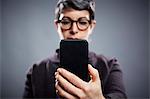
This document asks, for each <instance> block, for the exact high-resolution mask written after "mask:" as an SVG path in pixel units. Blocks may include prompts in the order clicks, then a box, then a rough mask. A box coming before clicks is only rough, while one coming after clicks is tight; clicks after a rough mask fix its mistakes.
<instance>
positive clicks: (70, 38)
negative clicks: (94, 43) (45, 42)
mask: <svg viewBox="0 0 150 99" xmlns="http://www.w3.org/2000/svg"><path fill="white" fill-rule="evenodd" d="M67 39H69V40H78V38H73V37H68V38H67Z"/></svg>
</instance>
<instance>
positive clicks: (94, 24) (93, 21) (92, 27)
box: [90, 20, 96, 34]
mask: <svg viewBox="0 0 150 99" xmlns="http://www.w3.org/2000/svg"><path fill="white" fill-rule="evenodd" d="M95 26H96V20H92V22H91V27H90V28H91V30H90V31H91V32H90V34H92V33H93V32H92V31H93V29H94V28H95Z"/></svg>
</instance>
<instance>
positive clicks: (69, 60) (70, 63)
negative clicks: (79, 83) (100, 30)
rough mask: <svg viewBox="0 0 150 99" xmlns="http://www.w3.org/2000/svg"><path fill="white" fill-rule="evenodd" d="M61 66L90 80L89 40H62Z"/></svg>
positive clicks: (85, 79)
mask: <svg viewBox="0 0 150 99" xmlns="http://www.w3.org/2000/svg"><path fill="white" fill-rule="evenodd" d="M60 67H62V68H64V69H66V70H68V71H70V72H72V73H74V74H75V75H77V76H78V77H80V78H81V79H82V80H84V81H89V74H88V42H87V41H86V40H72V39H69V40H61V42H60Z"/></svg>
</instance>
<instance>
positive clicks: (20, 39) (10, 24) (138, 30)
mask: <svg viewBox="0 0 150 99" xmlns="http://www.w3.org/2000/svg"><path fill="white" fill-rule="evenodd" d="M56 1H57V0H2V35H1V41H0V43H2V53H1V54H2V61H1V62H2V65H1V66H2V68H1V73H2V77H1V78H2V80H1V96H2V98H12V97H13V98H17V97H21V96H22V93H23V88H24V81H25V76H26V72H27V70H28V68H29V67H30V66H31V65H32V64H33V63H34V62H38V61H40V60H42V59H44V58H46V57H49V56H50V55H53V54H54V52H55V49H56V48H58V44H59V37H58V34H57V32H56V31H55V25H54V23H53V20H54V7H55V4H56ZM96 20H97V26H96V29H95V30H94V33H93V35H92V36H91V42H90V50H92V51H95V52H96V53H98V54H104V55H105V56H109V57H116V58H117V59H118V61H119V63H120V65H121V68H122V70H123V73H124V83H125V86H126V90H127V94H128V97H129V98H136V99H137V98H139V99H142V98H148V96H149V94H148V0H96ZM0 45H1V44H0Z"/></svg>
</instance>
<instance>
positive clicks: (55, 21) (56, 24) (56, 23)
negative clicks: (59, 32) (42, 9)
mask: <svg viewBox="0 0 150 99" xmlns="http://www.w3.org/2000/svg"><path fill="white" fill-rule="evenodd" d="M54 25H55V26H56V29H58V22H57V20H56V19H55V20H54Z"/></svg>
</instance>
